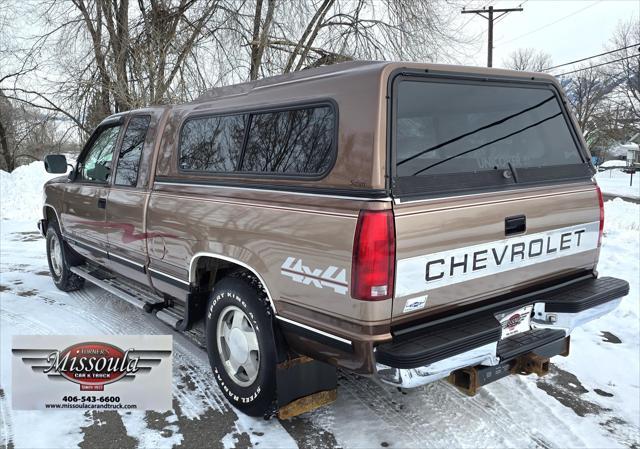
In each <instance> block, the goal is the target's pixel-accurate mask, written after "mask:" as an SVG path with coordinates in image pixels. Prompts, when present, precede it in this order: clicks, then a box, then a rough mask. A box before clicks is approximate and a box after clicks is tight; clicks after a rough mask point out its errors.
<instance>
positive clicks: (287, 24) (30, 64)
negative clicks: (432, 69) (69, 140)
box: [0, 0, 461, 140]
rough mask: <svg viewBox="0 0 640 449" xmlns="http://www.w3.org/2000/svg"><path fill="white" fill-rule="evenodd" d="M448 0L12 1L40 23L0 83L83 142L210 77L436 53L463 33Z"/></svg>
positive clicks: (429, 57)
mask: <svg viewBox="0 0 640 449" xmlns="http://www.w3.org/2000/svg"><path fill="white" fill-rule="evenodd" d="M5 1H6V0H0V2H5ZM452 1H453V2H456V1H458V0H426V1H422V2H416V1H413V0H255V1H251V2H250V1H238V0H173V1H167V0H151V1H149V0H146V1H145V0H137V1H131V0H70V1H68V2H60V1H58V0H35V1H34V2H32V3H29V4H26V5H20V4H17V3H13V4H12V5H13V7H12V8H9V9H12V14H13V15H16V14H18V11H20V14H29V17H31V18H33V22H34V23H33V24H32V28H31V29H39V30H41V31H39V32H38V34H37V35H34V36H29V37H28V39H27V38H24V39H23V40H22V42H23V43H28V45H26V46H25V48H24V50H22V49H21V51H20V52H19V53H20V54H19V55H18V53H16V52H13V53H11V52H9V53H6V54H7V55H8V56H7V57H8V58H9V59H10V62H11V63H10V64H4V62H5V60H6V59H7V58H6V57H3V64H0V83H2V84H0V89H2V91H3V92H4V95H5V97H6V99H8V100H9V101H10V102H11V103H12V104H13V105H16V104H22V105H24V106H25V107H38V108H40V110H41V111H42V113H43V116H48V117H49V116H50V117H52V120H64V121H65V123H68V124H71V126H73V127H74V128H75V129H76V130H78V131H79V133H78V138H79V140H84V139H85V138H86V136H87V134H88V133H89V132H90V131H91V129H93V128H94V126H95V125H96V124H97V123H99V122H100V120H102V119H103V118H104V117H106V116H108V115H110V114H112V113H114V112H120V111H124V110H129V109H135V108H139V107H143V106H146V105H150V104H166V103H175V102H183V101H189V100H191V99H194V98H196V97H198V96H199V95H200V94H201V93H202V92H204V91H206V90H207V89H209V88H211V87H213V86H216V85H222V84H229V83H235V82H242V81H247V80H255V79H259V78H262V77H265V76H270V75H276V74H280V73H289V72H293V71H297V70H303V69H305V68H309V67H317V66H321V65H326V64H334V63H337V62H341V61H348V60H353V59H411V60H421V61H434V60H436V59H440V58H441V57H442V56H443V55H444V56H446V54H447V53H446V52H447V50H446V49H447V48H449V47H450V45H451V43H453V42H456V41H457V40H458V39H459V37H458V35H457V34H458V31H459V30H456V29H454V26H453V22H454V19H456V18H457V16H458V14H457V10H456V8H452V7H451V2H452ZM460 1H461V0H460ZM2 18H3V16H2V14H0V24H2ZM2 37H3V36H0V52H1V51H2V44H3V43H2V42H1V39H2ZM8 68H11V69H12V71H11V72H9V71H8ZM16 102H17V103H16ZM58 123H60V122H58ZM5 128H6V126H5Z"/></svg>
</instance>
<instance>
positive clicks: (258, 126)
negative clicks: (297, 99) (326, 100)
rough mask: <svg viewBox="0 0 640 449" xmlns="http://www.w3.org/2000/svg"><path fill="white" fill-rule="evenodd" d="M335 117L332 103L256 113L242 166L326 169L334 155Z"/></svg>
mask: <svg viewBox="0 0 640 449" xmlns="http://www.w3.org/2000/svg"><path fill="white" fill-rule="evenodd" d="M334 121H335V120H334V114H333V110H332V108H330V107H328V106H320V107H314V108H305V109H295V110H289V111H280V112H268V113H260V114H255V115H252V117H251V129H250V130H249V138H248V141H247V148H246V150H245V155H244V159H243V162H242V167H241V170H242V171H246V172H261V173H287V174H321V173H324V172H325V171H327V170H328V169H329V168H330V165H331V162H332V157H333V151H332V149H333V137H334V126H335V124H334Z"/></svg>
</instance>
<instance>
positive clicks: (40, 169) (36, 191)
mask: <svg viewBox="0 0 640 449" xmlns="http://www.w3.org/2000/svg"><path fill="white" fill-rule="evenodd" d="M57 176H60V175H52V174H49V173H47V172H46V171H45V170H44V163H43V162H42V161H34V162H32V163H30V164H28V165H22V166H20V167H18V168H16V169H15V170H14V171H12V172H11V173H7V172H6V171H3V170H0V217H2V219H3V220H37V219H39V218H40V217H41V215H42V186H43V185H44V183H45V182H47V181H48V180H49V179H51V178H55V177H57Z"/></svg>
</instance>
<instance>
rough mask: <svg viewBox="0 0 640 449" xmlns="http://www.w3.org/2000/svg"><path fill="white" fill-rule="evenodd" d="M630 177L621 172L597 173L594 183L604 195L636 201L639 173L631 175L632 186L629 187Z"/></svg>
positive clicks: (639, 179) (639, 191) (638, 189)
mask: <svg viewBox="0 0 640 449" xmlns="http://www.w3.org/2000/svg"><path fill="white" fill-rule="evenodd" d="M609 162H622V163H623V164H624V161H609ZM606 163H607V162H605V164H606ZM603 165H604V164H603ZM630 177H631V175H629V174H628V173H624V172H623V171H622V170H616V169H613V170H606V171H602V172H598V173H597V174H596V181H597V182H598V185H599V186H600V188H601V189H602V193H604V194H605V195H611V196H619V197H622V198H628V199H634V200H638V199H640V172H637V173H636V174H634V175H633V185H629V181H630Z"/></svg>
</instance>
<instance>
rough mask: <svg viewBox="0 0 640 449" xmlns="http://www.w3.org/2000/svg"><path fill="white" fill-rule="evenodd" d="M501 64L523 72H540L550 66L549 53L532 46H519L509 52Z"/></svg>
mask: <svg viewBox="0 0 640 449" xmlns="http://www.w3.org/2000/svg"><path fill="white" fill-rule="evenodd" d="M502 65H503V66H504V67H505V68H507V69H512V70H521V71H525V72H542V71H544V70H545V69H547V68H549V67H551V65H552V61H551V55H550V54H548V53H545V52H543V51H538V50H536V49H534V48H519V49H517V50H515V51H514V52H512V53H510V54H509V56H508V57H507V58H506V59H505V60H503V62H502Z"/></svg>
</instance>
